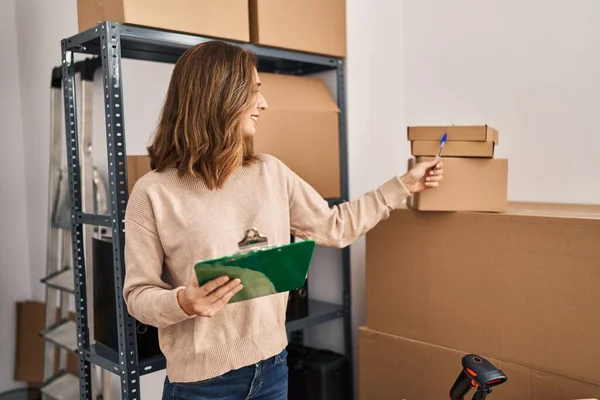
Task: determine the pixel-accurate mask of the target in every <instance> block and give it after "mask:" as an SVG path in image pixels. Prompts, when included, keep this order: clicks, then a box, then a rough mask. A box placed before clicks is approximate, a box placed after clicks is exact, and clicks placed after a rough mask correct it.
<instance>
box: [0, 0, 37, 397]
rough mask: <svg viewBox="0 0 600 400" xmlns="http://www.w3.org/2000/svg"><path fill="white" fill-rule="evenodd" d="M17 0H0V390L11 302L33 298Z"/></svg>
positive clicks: (5, 385) (7, 379)
mask: <svg viewBox="0 0 600 400" xmlns="http://www.w3.org/2000/svg"><path fill="white" fill-rule="evenodd" d="M16 38H17V26H16V18H15V1H14V0H4V1H2V2H0V52H1V54H3V55H4V57H3V59H2V62H0V85H1V89H0V137H1V138H2V145H1V146H0V176H1V178H0V221H2V228H0V318H1V321H2V322H0V343H2V345H0V392H1V391H2V390H3V389H11V388H13V387H17V386H20V385H17V383H15V382H13V380H12V376H13V362H14V357H15V355H14V346H12V345H11V344H12V343H14V340H15V302H17V301H21V300H27V299H29V298H30V296H31V285H30V282H31V271H30V268H29V267H30V262H29V260H30V254H29V249H30V248H29V244H28V243H29V241H28V239H29V238H28V232H27V227H28V225H27V220H28V211H29V210H28V207H27V201H26V200H27V195H26V193H27V191H26V186H28V183H29V182H28V181H27V180H26V179H25V178H26V175H25V172H24V170H23V167H24V159H25V153H24V151H23V148H24V138H23V127H22V121H21V91H20V88H19V76H20V68H19V63H18V60H17V57H16V54H17V43H16Z"/></svg>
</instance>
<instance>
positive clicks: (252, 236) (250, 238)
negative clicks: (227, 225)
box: [238, 228, 269, 253]
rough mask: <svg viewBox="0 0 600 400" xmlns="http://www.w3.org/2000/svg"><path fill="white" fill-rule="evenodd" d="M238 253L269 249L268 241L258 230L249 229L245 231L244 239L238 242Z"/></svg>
mask: <svg viewBox="0 0 600 400" xmlns="http://www.w3.org/2000/svg"><path fill="white" fill-rule="evenodd" d="M238 247H239V249H240V253H247V252H250V251H255V250H264V249H266V248H268V247H269V240H268V239H267V237H266V236H264V235H261V234H260V232H259V231H258V229H256V228H251V229H248V230H247V231H246V234H245V235H244V238H243V239H242V240H241V241H239V242H238Z"/></svg>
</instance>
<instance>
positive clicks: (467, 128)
mask: <svg viewBox="0 0 600 400" xmlns="http://www.w3.org/2000/svg"><path fill="white" fill-rule="evenodd" d="M444 133H447V134H448V136H447V141H448V142H451V141H463V142H494V143H495V144H498V139H499V134H498V130H497V129H495V128H493V127H491V126H489V125H451V126H409V127H408V128H407V138H408V140H410V141H411V142H412V141H415V140H419V141H422V140H424V141H435V142H438V143H439V142H440V140H441V139H442V137H443V136H444Z"/></svg>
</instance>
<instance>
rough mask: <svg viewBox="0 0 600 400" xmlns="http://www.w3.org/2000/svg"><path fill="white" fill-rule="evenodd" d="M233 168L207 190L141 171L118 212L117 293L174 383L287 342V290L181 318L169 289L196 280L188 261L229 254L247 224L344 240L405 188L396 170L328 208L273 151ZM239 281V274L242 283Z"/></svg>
mask: <svg viewBox="0 0 600 400" xmlns="http://www.w3.org/2000/svg"><path fill="white" fill-rule="evenodd" d="M261 158H262V162H261V163H258V164H255V165H253V166H250V167H245V168H240V170H239V171H238V172H237V173H235V174H234V175H233V176H232V177H231V178H230V179H229V181H228V182H227V184H226V185H225V187H224V188H223V189H221V190H216V191H210V190H208V189H207V188H206V187H205V186H204V184H203V183H202V182H201V181H200V180H199V179H195V178H192V177H185V178H183V179H179V178H178V177H177V175H176V170H175V169H170V170H167V171H164V172H161V173H157V172H154V171H153V172H149V173H147V174H146V175H144V176H143V177H142V178H140V179H139V180H138V181H137V183H136V184H135V186H134V188H133V189H132V191H131V193H130V196H129V202H128V204H127V211H126V216H125V235H126V238H125V268H126V275H125V281H124V293H123V294H124V299H125V302H126V304H127V307H128V310H129V312H130V314H131V315H132V316H133V317H134V318H136V319H137V320H139V321H140V322H142V323H145V324H148V325H152V326H156V327H157V328H158V329H159V337H160V346H161V349H162V352H163V353H164V355H165V356H166V359H167V375H168V377H169V379H170V380H171V381H173V382H194V381H199V380H204V379H208V378H211V377H215V376H218V375H222V374H224V373H226V372H227V371H230V370H233V369H237V368H240V367H243V366H247V365H250V364H253V363H256V362H258V361H260V360H263V359H266V358H268V357H271V356H273V355H275V354H277V353H279V352H280V351H281V350H282V349H283V348H284V347H285V346H286V345H287V335H286V330H285V311H286V306H287V298H288V296H287V293H284V294H274V295H270V296H266V297H261V298H257V299H253V300H247V301H241V302H238V303H232V304H228V305H226V306H225V307H224V308H223V309H221V310H220V311H219V312H218V313H217V315H215V316H214V317H212V318H207V317H190V316H188V315H187V314H186V313H185V312H184V311H183V310H182V309H181V307H180V306H179V303H178V301H177V292H178V291H179V290H181V289H182V288H184V287H185V285H187V284H188V283H189V282H190V280H191V279H195V278H194V277H195V275H194V268H193V265H194V262H195V261H197V260H203V259H211V258H216V257H221V256H225V255H230V254H233V253H235V252H237V251H239V249H238V247H237V243H238V242H239V241H240V240H241V239H242V238H243V237H244V233H245V232H246V230H247V229H249V228H253V227H255V228H257V229H258V230H259V231H260V233H262V234H264V235H265V236H267V238H268V239H269V244H274V245H282V244H286V243H289V240H290V233H292V234H293V235H295V236H296V237H298V238H303V239H313V240H315V241H316V242H317V244H320V245H325V246H336V247H344V246H347V245H349V244H350V243H351V242H352V241H354V240H355V239H356V238H357V237H359V236H360V235H362V234H364V233H366V232H367V231H368V230H369V229H371V228H372V227H374V226H375V225H376V224H377V223H378V222H379V221H381V220H383V219H385V218H387V217H388V215H389V213H390V211H391V210H392V209H395V208H398V207H399V206H400V205H401V204H402V202H403V201H404V200H405V199H406V198H407V197H408V196H409V195H410V193H409V192H408V191H407V189H406V188H405V187H404V185H403V184H402V182H401V181H400V179H399V178H398V177H394V178H393V179H391V180H389V181H388V182H386V183H384V184H383V185H382V186H381V187H379V188H378V189H377V190H374V191H371V192H368V193H366V194H364V195H363V196H362V197H360V198H359V199H358V200H356V201H352V202H346V203H343V204H341V205H339V206H336V207H332V208H330V207H329V206H328V204H327V202H326V201H325V200H323V198H322V197H321V196H320V195H319V194H318V193H317V192H316V191H315V190H314V189H313V188H312V187H311V186H309V185H308V184H307V183H306V182H304V181H303V180H302V179H300V178H299V177H298V176H297V175H296V174H295V173H294V172H292V171H291V170H290V169H288V168H287V167H286V166H285V165H284V164H283V163H282V162H281V161H279V160H278V159H276V158H275V157H273V156H269V155H261ZM242 283H243V282H242Z"/></svg>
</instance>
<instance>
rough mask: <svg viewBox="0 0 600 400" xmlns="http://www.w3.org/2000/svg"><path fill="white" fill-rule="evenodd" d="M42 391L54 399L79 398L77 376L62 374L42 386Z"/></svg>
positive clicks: (70, 399)
mask: <svg viewBox="0 0 600 400" xmlns="http://www.w3.org/2000/svg"><path fill="white" fill-rule="evenodd" d="M42 393H44V394H45V395H47V396H48V397H50V398H52V399H54V400H77V399H79V378H77V377H76V376H74V375H71V374H64V375H62V376H60V377H58V378H56V379H54V380H52V381H50V382H49V383H48V384H47V385H45V386H43V387H42Z"/></svg>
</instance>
